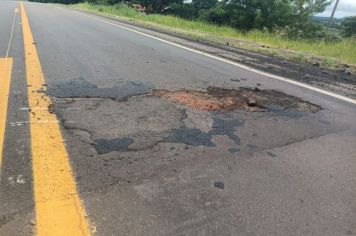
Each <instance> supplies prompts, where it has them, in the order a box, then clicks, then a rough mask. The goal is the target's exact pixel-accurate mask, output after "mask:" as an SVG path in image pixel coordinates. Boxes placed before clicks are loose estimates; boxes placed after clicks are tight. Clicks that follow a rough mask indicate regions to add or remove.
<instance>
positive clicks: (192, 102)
mask: <svg viewBox="0 0 356 236" xmlns="http://www.w3.org/2000/svg"><path fill="white" fill-rule="evenodd" d="M153 95H154V96H157V97H161V98H164V99H167V100H169V101H171V102H175V103H179V104H181V105H184V106H187V107H189V108H192V109H199V110H203V111H225V112H226V111H233V110H236V109H240V110H248V111H263V110H271V111H280V112H282V111H294V112H313V113H315V112H318V111H320V110H321V107H320V106H318V105H315V104H312V103H310V102H307V101H304V100H302V99H300V98H297V97H294V96H291V95H287V94H285V93H283V92H279V91H276V90H260V89H258V88H240V89H224V88H217V87H208V89H207V90H206V91H191V90H178V91H168V90H155V91H153Z"/></svg>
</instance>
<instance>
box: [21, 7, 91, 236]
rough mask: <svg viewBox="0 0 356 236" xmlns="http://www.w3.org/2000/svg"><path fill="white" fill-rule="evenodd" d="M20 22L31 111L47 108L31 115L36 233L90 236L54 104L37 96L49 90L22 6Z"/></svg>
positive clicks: (41, 234) (46, 97) (46, 98)
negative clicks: (36, 108)
mask: <svg viewBox="0 0 356 236" xmlns="http://www.w3.org/2000/svg"><path fill="white" fill-rule="evenodd" d="M21 18H22V30H23V37H24V46H25V63H26V78H27V83H28V84H29V85H31V86H29V87H28V101H29V107H30V108H31V107H42V108H47V109H43V110H39V111H37V112H36V113H30V132H31V150H32V169H33V189H34V195H35V208H36V233H37V235H39V236H50V235H56V236H58V235H73V236H74V235H75V236H80V235H90V231H89V223H88V220H87V219H86V213H85V209H84V208H83V206H82V203H81V200H80V198H79V195H78V192H77V188H76V184H75V181H74V177H73V173H72V169H71V166H70V163H69V157H68V153H67V151H66V148H65V144H64V140H63V137H62V134H61V131H60V127H59V124H58V121H57V118H56V116H55V115H54V114H51V113H50V112H49V111H48V107H50V106H51V100H50V98H49V97H48V96H46V95H44V93H39V92H38V91H43V90H45V89H46V88H45V87H44V86H43V84H45V79H44V75H43V71H42V68H41V64H40V60H39V58H38V54H37V50H36V47H35V45H34V44H33V42H34V40H33V37H32V33H31V28H30V25H29V21H28V17H27V14H26V12H25V8H24V5H23V3H22V2H21ZM39 121H46V122H45V123H39Z"/></svg>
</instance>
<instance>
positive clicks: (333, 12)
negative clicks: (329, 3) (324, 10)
mask: <svg viewBox="0 0 356 236" xmlns="http://www.w3.org/2000/svg"><path fill="white" fill-rule="evenodd" d="M339 1H340V0H336V2H335V5H334V8H333V11H332V12H331V16H330V19H329V23H328V26H329V27H330V25H331V23H332V22H333V19H334V15H335V12H336V8H337V5H339Z"/></svg>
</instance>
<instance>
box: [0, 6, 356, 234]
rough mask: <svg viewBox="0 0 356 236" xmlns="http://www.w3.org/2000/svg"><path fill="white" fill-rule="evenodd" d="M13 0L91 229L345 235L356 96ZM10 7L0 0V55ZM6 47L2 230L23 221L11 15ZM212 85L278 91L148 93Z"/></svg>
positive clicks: (28, 182) (350, 226)
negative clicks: (235, 98) (240, 103)
mask: <svg viewBox="0 0 356 236" xmlns="http://www.w3.org/2000/svg"><path fill="white" fill-rule="evenodd" d="M24 4H25V8H26V11H27V14H28V17H29V21H30V25H31V29H32V34H33V37H34V39H35V41H36V42H35V43H36V48H37V50H38V54H39V57H40V60H41V65H42V69H43V71H44V74H45V79H46V87H47V91H46V93H47V94H48V95H49V96H50V97H51V99H52V102H53V107H52V108H51V111H52V112H54V113H55V114H56V115H57V118H58V119H59V120H60V122H61V128H62V135H63V136H64V139H65V142H66V147H67V151H68V153H69V157H70V162H71V164H72V167H73V170H74V173H75V179H76V183H77V187H78V190H79V193H80V197H81V199H82V201H83V204H84V206H85V208H86V211H87V214H88V218H89V220H90V222H91V224H92V226H93V228H95V235H356V224H355V222H356V202H355V197H356V171H355V170H356V146H355V143H356V122H355V121H356V107H355V105H352V104H348V103H346V102H343V101H341V100H337V99H335V98H332V97H329V96H326V95H322V94H319V93H317V92H313V91H310V90H307V89H303V88H300V87H297V86H295V85H291V84H288V83H285V82H281V81H277V80H275V79H272V78H268V77H266V76H261V75H258V74H255V73H253V72H250V71H247V70H244V69H241V68H238V67H234V66H232V65H229V64H226V63H223V62H220V61H216V60H214V59H211V58H207V57H204V56H202V55H198V54H195V53H193V52H189V51H186V50H184V49H181V48H178V47H174V46H172V45H168V44H165V43H163V42H160V41H157V40H155V39H152V38H147V37H145V36H142V35H139V34H136V33H134V32H130V31H127V30H124V29H121V28H117V27H114V26H113V25H109V24H106V23H104V22H100V21H97V20H95V19H92V18H89V17H87V16H86V15H85V14H83V13H79V12H76V11H72V10H68V9H65V8H61V7H58V6H53V5H46V4H38V3H28V2H25V3H24ZM16 7H17V2H16V1H1V2H0V55H1V57H3V56H4V52H5V51H6V48H7V43H8V39H7V38H8V37H7V36H6V35H9V33H10V30H11V24H12V17H13V12H14V9H15V8H16ZM118 24H121V25H124V24H123V23H118ZM125 26H126V27H130V28H133V29H137V28H136V27H134V26H127V25H125ZM145 32H147V30H145ZM3 35H4V37H3ZM5 36H6V37H5ZM10 56H11V57H13V58H14V68H13V76H12V85H11V91H10V100H9V112H8V118H7V120H8V124H7V129H6V140H5V149H4V160H3V164H2V167H1V184H0V235H32V234H33V232H34V202H33V190H32V171H31V156H30V137H29V126H28V124H26V121H28V112H29V111H28V110H26V108H28V104H27V94H26V91H27V89H26V78H25V75H24V72H25V69H26V68H25V66H24V51H23V38H22V31H21V25H20V19H19V18H17V20H16V24H15V31H14V38H13V42H12V47H11V50H10ZM211 87H214V88H225V89H239V88H246V87H249V88H251V90H254V89H255V87H258V91H259V90H266V89H267V90H269V91H273V92H272V93H271V94H273V95H274V96H276V97H278V98H279V101H281V102H280V103H278V104H276V102H268V101H267V102H266V105H265V106H264V108H263V109H257V110H253V111H251V110H248V109H234V110H232V111H231V110H229V111H205V110H201V109H194V108H193V107H190V106H187V105H186V104H184V103H177V102H172V101H171V100H169V99H165V98H164V97H160V96H155V95H154V94H153V93H152V91H154V90H164V91H179V90H187V91H206V90H207V89H208V88H211ZM276 91H278V92H276ZM277 100H278V99H277ZM310 104H312V105H310ZM21 122H22V123H21Z"/></svg>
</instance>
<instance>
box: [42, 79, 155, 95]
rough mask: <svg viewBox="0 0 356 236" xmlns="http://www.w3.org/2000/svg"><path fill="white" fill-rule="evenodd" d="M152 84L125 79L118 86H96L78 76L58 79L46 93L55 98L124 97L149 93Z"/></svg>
mask: <svg viewBox="0 0 356 236" xmlns="http://www.w3.org/2000/svg"><path fill="white" fill-rule="evenodd" d="M152 89H153V85H152V84H150V83H146V82H140V81H126V83H124V84H122V85H121V86H119V87H110V88H98V86H97V85H95V84H92V83H89V82H88V81H86V80H85V79H84V78H82V77H80V78H77V79H73V80H68V81H60V82H56V83H53V84H51V85H50V86H48V87H47V90H46V92H47V94H48V95H51V96H54V97H57V98H83V97H84V98H118V99H120V98H125V97H127V96H133V95H140V94H146V93H149V92H150V91H151V90H152Z"/></svg>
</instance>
